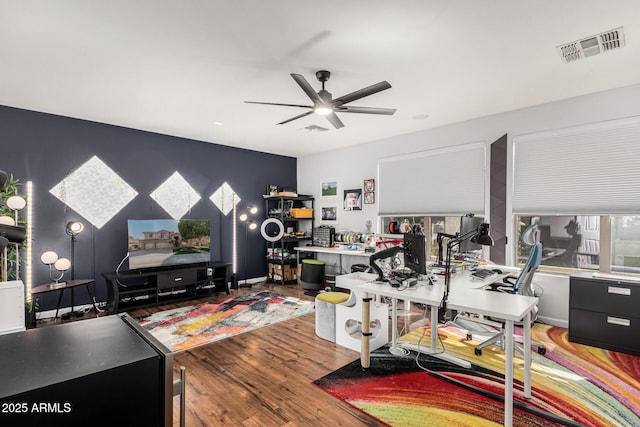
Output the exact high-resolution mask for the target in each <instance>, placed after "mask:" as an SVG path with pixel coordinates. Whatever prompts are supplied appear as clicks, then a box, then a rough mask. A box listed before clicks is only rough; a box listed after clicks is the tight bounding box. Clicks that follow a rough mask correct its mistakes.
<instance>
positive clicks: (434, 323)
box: [429, 305, 438, 353]
mask: <svg viewBox="0 0 640 427" xmlns="http://www.w3.org/2000/svg"><path fill="white" fill-rule="evenodd" d="M429 311H431V352H432V353H435V352H436V350H437V346H438V307H437V306H433V305H432V306H431V307H430V308H429Z"/></svg>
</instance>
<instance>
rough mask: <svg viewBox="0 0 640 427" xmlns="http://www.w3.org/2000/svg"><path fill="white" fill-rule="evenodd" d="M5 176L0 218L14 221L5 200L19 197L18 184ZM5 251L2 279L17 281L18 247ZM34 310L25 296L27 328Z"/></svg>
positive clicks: (21, 222) (0, 193) (32, 323)
mask: <svg viewBox="0 0 640 427" xmlns="http://www.w3.org/2000/svg"><path fill="white" fill-rule="evenodd" d="M0 172H2V171H0ZM5 176H6V181H5V183H4V184H0V216H8V217H11V218H14V219H15V216H14V212H13V210H12V209H11V208H10V207H8V206H7V200H8V199H9V198H10V197H13V196H20V194H19V192H18V187H19V185H20V182H19V180H18V179H16V178H14V176H13V174H10V175H6V174H4V173H3V178H4V177H5ZM20 197H21V196H20ZM25 223H26V222H25V221H24V220H20V219H19V218H18V222H17V223H16V224H15V225H18V226H24V225H25ZM6 250H7V253H6V257H5V258H4V260H3V261H4V262H6V271H7V275H6V278H3V279H4V280H7V281H11V280H19V279H20V277H18V273H17V272H18V268H17V267H18V263H19V262H20V260H21V258H22V254H21V253H20V246H17V245H13V244H11V245H9V246H7V248H6ZM36 308H37V307H36V303H35V301H33V300H32V299H31V295H25V326H26V327H27V328H29V327H34V326H35V313H36Z"/></svg>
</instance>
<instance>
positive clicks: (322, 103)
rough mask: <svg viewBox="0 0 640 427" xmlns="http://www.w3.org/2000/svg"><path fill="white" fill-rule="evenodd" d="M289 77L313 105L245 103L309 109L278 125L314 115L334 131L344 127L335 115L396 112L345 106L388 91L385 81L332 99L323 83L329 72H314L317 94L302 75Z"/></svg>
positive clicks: (386, 109)
mask: <svg viewBox="0 0 640 427" xmlns="http://www.w3.org/2000/svg"><path fill="white" fill-rule="evenodd" d="M291 77H293V80H295V81H296V83H298V85H299V86H300V87H301V88H302V90H303V91H304V92H305V93H306V94H307V96H308V97H309V98H311V101H313V105H299V104H278V103H274V102H256V101H245V102H246V103H247V104H264V105H280V106H284V107H300V108H308V109H309V111H307V112H306V113H302V114H299V115H297V116H295V117H292V118H290V119H288V120H285V121H284V122H280V123H278V124H279V125H283V124H285V123H289V122H291V121H293V120H296V119H300V118H302V117H305V116H308V115H309V114H313V113H316V114H318V115H320V116H325V117H326V118H327V120H329V122H330V123H331V124H332V125H333V127H335V128H336V129H340V128H341V127H344V123H342V121H341V120H340V119H339V118H338V116H337V114H336V113H361V114H382V115H387V116H390V115H392V114H393V113H395V112H396V110H395V109H392V108H374V107H356V106H350V105H345V104H348V103H350V102H353V101H356V100H358V99H360V98H364V97H365V96H369V95H373V94H374V93H378V92H381V91H383V90H386V89H389V88H390V87H391V85H390V84H389V82H387V81H386V80H385V81H381V82H380V83H376V84H374V85H371V86H368V87H365V88H363V89H360V90H357V91H355V92H351V93H349V94H347V95H344V96H341V97H339V98H336V99H332V96H331V93H330V92H328V91H327V90H325V88H324V84H325V82H326V81H327V80H329V77H331V73H330V72H329V71H327V70H320V71H317V72H316V78H317V79H318V81H320V82H321V83H322V89H321V90H320V91H319V92H317V93H316V92H315V91H314V90H313V88H312V87H311V85H310V84H309V82H308V81H307V79H305V78H304V77H303V76H302V75H300V74H293V73H292V74H291Z"/></svg>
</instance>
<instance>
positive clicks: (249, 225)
mask: <svg viewBox="0 0 640 427" xmlns="http://www.w3.org/2000/svg"><path fill="white" fill-rule="evenodd" d="M247 212H248V213H247ZM247 212H242V213H241V214H240V216H239V217H238V219H239V220H240V221H242V222H244V284H243V285H242V287H243V288H250V287H251V284H250V283H248V282H247V264H248V263H247V256H248V253H249V230H255V229H256V228H258V224H256V222H255V221H250V220H249V214H251V215H255V214H256V213H257V212H258V208H256V207H255V206H248V207H247Z"/></svg>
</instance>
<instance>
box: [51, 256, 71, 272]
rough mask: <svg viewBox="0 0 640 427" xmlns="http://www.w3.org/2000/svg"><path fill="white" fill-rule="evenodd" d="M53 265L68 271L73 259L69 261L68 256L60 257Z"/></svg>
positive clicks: (57, 268) (60, 269) (59, 269)
mask: <svg viewBox="0 0 640 427" xmlns="http://www.w3.org/2000/svg"><path fill="white" fill-rule="evenodd" d="M53 265H54V267H55V268H56V270H58V271H66V270H68V269H69V268H70V267H71V261H69V260H68V259H67V258H58V260H57V261H56V262H55V264H53Z"/></svg>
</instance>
